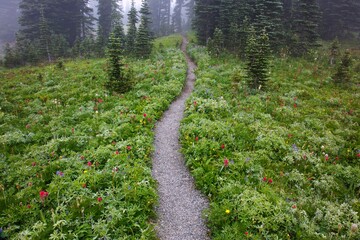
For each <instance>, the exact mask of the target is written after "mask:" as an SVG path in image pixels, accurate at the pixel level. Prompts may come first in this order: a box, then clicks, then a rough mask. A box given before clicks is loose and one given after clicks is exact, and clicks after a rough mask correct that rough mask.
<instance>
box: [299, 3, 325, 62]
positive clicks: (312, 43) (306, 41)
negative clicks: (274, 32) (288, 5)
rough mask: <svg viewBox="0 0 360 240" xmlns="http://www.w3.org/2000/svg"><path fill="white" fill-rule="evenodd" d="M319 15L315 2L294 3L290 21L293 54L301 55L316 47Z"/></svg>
mask: <svg viewBox="0 0 360 240" xmlns="http://www.w3.org/2000/svg"><path fill="white" fill-rule="evenodd" d="M319 14H320V13H319V8H318V5H317V1H316V0H301V1H297V2H296V3H295V6H294V13H293V19H292V30H293V33H294V38H293V43H292V45H293V46H292V52H293V54H295V55H303V54H305V53H307V52H308V51H309V50H310V49H312V48H314V47H316V46H318V38H319V34H318V24H319V20H320V15H319Z"/></svg>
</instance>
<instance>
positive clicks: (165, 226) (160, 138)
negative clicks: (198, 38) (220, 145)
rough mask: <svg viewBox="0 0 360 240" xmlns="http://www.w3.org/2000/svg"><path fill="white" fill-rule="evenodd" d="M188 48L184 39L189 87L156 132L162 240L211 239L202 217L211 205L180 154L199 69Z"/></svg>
mask: <svg viewBox="0 0 360 240" xmlns="http://www.w3.org/2000/svg"><path fill="white" fill-rule="evenodd" d="M186 45H187V40H186V39H185V38H184V39H183V44H182V46H181V49H182V51H183V52H184V54H185V57H186V60H187V62H188V75H187V81H186V85H185V87H184V90H183V92H182V94H181V96H179V97H178V98H177V99H176V100H175V101H174V102H173V103H172V104H171V106H170V108H169V109H168V110H167V111H166V112H165V113H164V116H163V117H162V119H161V120H160V121H159V122H158V123H157V124H156V128H155V152H154V156H153V169H152V175H153V177H154V178H155V179H156V180H157V182H158V194H159V196H160V199H159V205H158V206H157V207H156V212H157V214H158V219H157V225H156V231H157V235H158V237H159V238H160V239H161V240H194V239H196V240H203V239H204V240H206V239H210V238H209V236H208V233H209V231H208V229H207V228H206V225H205V219H204V218H203V215H202V212H203V210H204V209H206V208H208V201H207V199H206V198H205V197H204V196H202V195H201V194H200V192H199V191H197V190H196V189H195V185H194V179H193V178H192V176H191V175H190V173H189V170H188V169H187V167H186V166H185V161H184V157H183V156H182V154H181V153H180V148H181V146H180V143H179V127H180V121H181V119H182V118H183V116H184V110H185V101H186V99H187V98H188V97H189V96H190V94H191V92H192V90H193V88H194V82H195V74H194V70H195V68H196V65H195V64H194V62H192V61H191V59H190V58H189V57H188V55H187V54H186Z"/></svg>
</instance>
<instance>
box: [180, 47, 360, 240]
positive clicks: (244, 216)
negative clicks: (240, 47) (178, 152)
mask: <svg viewBox="0 0 360 240" xmlns="http://www.w3.org/2000/svg"><path fill="white" fill-rule="evenodd" d="M189 53H190V55H191V57H192V58H194V59H195V60H196V61H197V65H198V70H197V81H196V85H195V90H194V93H193V94H192V96H191V97H190V98H189V99H188V101H187V103H186V112H185V116H186V117H185V118H184V119H183V121H182V123H181V142H182V152H183V153H184V155H185V158H186V164H187V165H188V166H189V168H190V170H191V173H192V175H193V176H194V177H195V180H196V186H197V187H198V188H200V189H201V190H202V191H203V193H204V194H206V196H208V198H209V200H210V209H209V211H207V212H206V213H205V215H207V216H208V226H209V227H210V231H211V234H212V239H351V240H355V239H359V238H360V232H359V230H358V226H359V224H360V215H359V213H360V207H359V206H360V202H359V197H360V195H359V191H360V180H359V179H360V167H359V166H360V165H359V161H360V150H359V148H360V146H359V139H358V132H359V131H360V129H359V125H358V124H357V123H358V122H359V110H358V109H359V107H360V106H359V101H356V100H355V99H357V98H358V86H357V82H356V81H353V82H351V83H350V84H349V85H348V87H347V88H346V89H345V88H342V87H340V86H338V85H337V84H334V82H333V81H332V79H331V72H332V71H331V69H332V67H331V66H329V62H328V54H327V49H324V51H323V52H320V53H319V55H320V56H323V58H322V60H320V59H318V60H316V61H312V62H309V61H308V60H306V59H293V58H276V59H273V60H272V62H271V66H272V69H271V72H269V73H268V74H269V81H268V82H267V91H266V92H260V93H258V94H257V95H252V94H249V91H248V88H247V86H246V85H247V84H246V78H245V77H244V76H246V72H245V71H244V70H243V69H244V68H245V66H244V65H245V64H244V63H243V62H241V61H239V60H238V59H235V58H234V57H231V56H227V57H226V60H224V59H217V58H211V56H210V55H209V54H207V53H206V50H205V49H204V48H203V47H198V46H190V47H189ZM358 57H359V56H358ZM351 74H352V76H353V78H354V79H356V78H357V79H358V77H359V73H356V72H351Z"/></svg>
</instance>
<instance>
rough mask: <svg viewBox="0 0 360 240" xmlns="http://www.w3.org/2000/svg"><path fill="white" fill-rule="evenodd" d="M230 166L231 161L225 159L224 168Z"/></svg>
mask: <svg viewBox="0 0 360 240" xmlns="http://www.w3.org/2000/svg"><path fill="white" fill-rule="evenodd" d="M228 166H229V159H227V158H225V159H224V167H228Z"/></svg>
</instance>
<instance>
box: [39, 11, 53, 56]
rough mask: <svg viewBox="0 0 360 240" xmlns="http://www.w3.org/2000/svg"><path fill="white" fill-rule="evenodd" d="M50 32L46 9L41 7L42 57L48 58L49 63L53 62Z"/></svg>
mask: <svg viewBox="0 0 360 240" xmlns="http://www.w3.org/2000/svg"><path fill="white" fill-rule="evenodd" d="M49 41H50V31H49V28H48V25H47V22H46V19H45V16H44V8H43V6H41V8H40V47H41V50H42V51H41V55H42V56H44V55H45V56H47V59H48V61H49V62H51V54H50V46H49V45H50V44H49Z"/></svg>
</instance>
